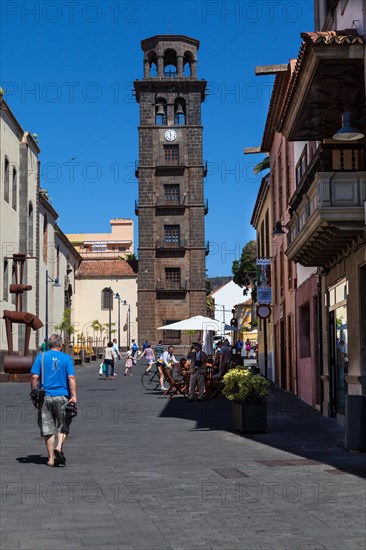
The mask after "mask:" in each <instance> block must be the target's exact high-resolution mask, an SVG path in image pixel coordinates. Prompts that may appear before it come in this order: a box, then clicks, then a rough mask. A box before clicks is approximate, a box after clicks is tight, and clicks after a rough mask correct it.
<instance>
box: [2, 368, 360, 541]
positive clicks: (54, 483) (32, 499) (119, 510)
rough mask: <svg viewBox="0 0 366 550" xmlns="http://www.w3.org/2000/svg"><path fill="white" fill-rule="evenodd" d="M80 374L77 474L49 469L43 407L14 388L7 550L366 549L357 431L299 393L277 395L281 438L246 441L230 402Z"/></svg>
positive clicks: (9, 393) (6, 441) (6, 393)
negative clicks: (351, 436) (348, 446)
mask: <svg viewBox="0 0 366 550" xmlns="http://www.w3.org/2000/svg"><path fill="white" fill-rule="evenodd" d="M141 363H142V362H141ZM143 370H144V365H142V364H139V365H138V367H136V369H135V372H136V374H137V373H139V372H142V371H143ZM77 379H78V393H79V400H80V402H79V415H78V416H77V418H76V419H75V421H74V422H73V424H72V426H71V434H70V437H69V439H68V441H67V442H66V445H65V454H66V457H67V467H66V468H47V466H45V460H44V457H45V454H44V453H45V448H44V443H43V441H42V439H41V438H40V437H39V433H38V428H37V426H36V424H35V419H34V415H31V414H27V415H25V416H24V418H21V415H20V413H19V411H18V412H17V409H16V407H15V408H14V404H19V400H23V399H24V402H25V403H28V401H27V399H28V393H27V391H26V390H25V385H24V384H16V383H12V384H2V385H1V386H0V392H1V397H2V399H3V403H7V404H8V409H7V411H8V414H7V415H6V416H5V417H4V415H2V424H1V431H0V439H1V441H0V443H1V449H0V453H1V455H0V456H1V461H2V465H3V467H2V478H1V489H2V509H1V513H2V525H3V527H4V528H6V533H4V535H3V537H2V539H1V543H2V544H1V550H33V548H34V549H35V548H37V550H42V548H45V549H46V548H47V550H49V548H56V547H55V545H54V544H50V540H53V541H55V540H56V541H58V540H60V541H61V540H62V547H65V548H67V550H79V549H80V548H81V549H85V548H88V549H93V550H94V549H95V550H96V549H98V550H104V549H111V550H112V549H113V550H118V549H120V550H172V549H173V550H188V549H189V550H201V549H204V550H210V549H211V550H236V549H238V550H239V549H240V550H243V548H248V549H249V548H250V550H262V549H263V550H264V549H265V550H268V548H271V550H276V549H278V550H284V549H286V548H289V549H291V550H294V548H296V549H297V550H310V549H311V550H316V549H319V550H338V549H339V550H341V549H342V550H356V549H358V548H362V547H364V546H365V544H364V543H365V532H366V524H365V523H366V522H365V515H364V513H363V510H364V495H365V480H364V473H363V472H364V471H363V470H362V467H363V466H364V455H363V456H361V455H350V454H348V453H346V451H344V449H343V448H342V440H343V429H342V428H341V427H340V426H339V425H338V424H336V423H335V422H334V421H333V420H331V419H328V418H324V417H322V416H321V415H320V414H319V413H317V412H316V411H314V410H313V409H311V408H310V407H308V406H307V405H305V404H304V403H302V402H301V401H300V400H299V399H297V398H296V397H294V396H292V395H291V394H288V393H286V392H282V391H280V390H276V389H274V391H273V393H272V396H271V399H270V400H269V415H270V417H269V425H270V432H269V433H267V434H258V435H251V436H248V437H246V436H241V435H239V434H236V433H233V432H232V431H231V412H230V410H231V409H230V403H229V402H227V401H226V400H224V399H214V400H211V401H206V402H205V403H202V404H200V405H199V406H198V404H188V403H187V402H186V401H185V399H184V398H180V397H178V398H173V399H171V400H169V399H166V398H162V397H161V395H160V394H159V393H155V392H152V393H148V392H146V391H144V390H143V389H142V387H141V385H140V377H139V376H133V377H118V379H117V380H116V381H115V382H113V388H112V386H110V387H109V388H110V389H109V390H108V388H107V387H106V386H105V385H103V384H102V381H99V380H97V376H96V364H90V365H88V366H86V367H83V368H82V369H81V368H80V367H78V368H77ZM103 382H104V381H103ZM107 390H108V391H107ZM131 403H132V404H133V410H134V411H136V410H137V411H138V416H137V421H136V418H135V420H134V422H131V421H129V415H130V413H131V405H129V404H131ZM12 404H13V405H12ZM28 404H29V403H28ZM11 406H12V407H13V408H12V411H13V414H10V407H11ZM14 411H15V413H14ZM93 411H94V412H95V411H96V412H97V414H95V415H94V417H92V414H91V413H92V412H93ZM18 413H19V414H18ZM135 416H136V415H135ZM92 419H93V420H92ZM269 465H272V466H271V467H270V466H269ZM283 465H285V466H286V467H282V466H283ZM327 470H330V471H332V470H337V472H338V474H337V475H335V474H332V473H330V472H329V471H327ZM218 472H219V473H218ZM220 473H221V474H224V475H220ZM234 476H235V477H234ZM237 476H239V477H237ZM243 476H247V477H243ZM42 530H43V531H42ZM30 533H31V534H32V535H30ZM63 533H65V535H64V536H62V534H63ZM57 550H58V548H57Z"/></svg>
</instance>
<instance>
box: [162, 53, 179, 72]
mask: <svg viewBox="0 0 366 550" xmlns="http://www.w3.org/2000/svg"><path fill="white" fill-rule="evenodd" d="M176 75H177V52H176V51H175V50H166V51H165V52H164V76H171V77H172V76H173V77H174V76H176Z"/></svg>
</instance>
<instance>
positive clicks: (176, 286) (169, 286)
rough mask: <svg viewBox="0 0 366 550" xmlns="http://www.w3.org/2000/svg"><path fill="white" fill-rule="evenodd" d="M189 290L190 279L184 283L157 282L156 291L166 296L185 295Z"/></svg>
mask: <svg viewBox="0 0 366 550" xmlns="http://www.w3.org/2000/svg"><path fill="white" fill-rule="evenodd" d="M187 290H188V278H186V279H185V280H183V281H161V280H160V279H158V280H157V281H156V291H157V292H159V293H164V294H177V293H181V294H185V293H186V292H187Z"/></svg>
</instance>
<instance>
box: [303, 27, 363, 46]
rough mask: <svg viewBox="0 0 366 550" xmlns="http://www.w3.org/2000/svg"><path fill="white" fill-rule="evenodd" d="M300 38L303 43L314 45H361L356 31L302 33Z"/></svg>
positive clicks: (360, 39) (361, 40)
mask: <svg viewBox="0 0 366 550" xmlns="http://www.w3.org/2000/svg"><path fill="white" fill-rule="evenodd" d="M301 38H302V39H303V40H304V41H305V42H313V43H314V44H320V43H321V42H322V43H323V44H332V43H334V44H344V43H346V44H363V39H362V36H360V35H359V34H358V32H357V29H343V30H339V31H321V32H302V33H301Z"/></svg>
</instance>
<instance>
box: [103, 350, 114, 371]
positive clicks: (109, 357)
mask: <svg viewBox="0 0 366 550" xmlns="http://www.w3.org/2000/svg"><path fill="white" fill-rule="evenodd" d="M103 363H104V374H105V379H106V380H114V353H113V342H108V344H107V347H106V348H104V359H103ZM109 367H111V375H110V376H109Z"/></svg>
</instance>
